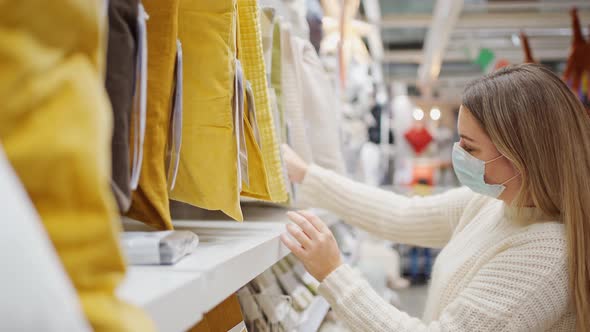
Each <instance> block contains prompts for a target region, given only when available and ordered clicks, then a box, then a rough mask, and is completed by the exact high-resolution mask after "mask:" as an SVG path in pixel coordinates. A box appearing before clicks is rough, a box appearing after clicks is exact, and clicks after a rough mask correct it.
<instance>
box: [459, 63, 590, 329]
mask: <svg viewBox="0 0 590 332" xmlns="http://www.w3.org/2000/svg"><path fill="white" fill-rule="evenodd" d="M463 105H464V106H465V107H467V108H468V109H469V110H470V111H471V113H472V114H473V115H474V116H475V118H476V119H477V120H478V121H479V122H480V124H481V126H482V127H483V129H484V130H485V131H486V132H487V134H488V135H489V136H490V138H491V140H492V142H493V143H494V144H495V145H496V147H497V148H498V150H499V151H500V152H501V153H502V154H503V155H504V156H506V157H507V158H508V159H509V160H510V161H512V162H513V163H514V166H515V167H516V169H517V170H518V171H519V172H520V174H522V187H521V189H520V192H519V193H518V195H517V197H516V198H515V200H514V202H513V204H514V205H516V206H525V205H526V204H527V203H528V204H530V202H531V201H532V202H533V203H534V205H535V206H536V207H538V208H540V209H541V210H542V211H543V212H544V213H545V214H546V215H549V216H552V217H554V218H556V219H557V220H560V221H561V222H563V223H564V225H565V229H566V234H567V235H566V236H567V243H568V261H569V262H568V266H569V277H570V289H571V294H572V303H573V304H574V306H575V311H576V319H577V323H576V326H577V330H578V331H583V332H586V331H590V262H589V261H588V260H589V259H590V119H589V118H588V115H587V113H586V111H585V109H584V106H583V105H582V103H581V102H580V101H579V100H578V99H577V98H576V96H575V95H574V93H572V91H571V90H570V89H569V88H568V87H567V85H566V84H565V83H564V82H563V81H562V80H561V79H559V77H557V76H556V75H555V74H553V73H552V72H551V71H550V70H549V69H547V68H545V67H543V66H540V65H534V64H524V65H517V66H509V67H506V68H504V69H502V70H499V71H497V72H494V73H492V74H490V75H488V76H485V77H483V78H481V79H479V80H477V81H475V82H473V83H472V84H470V85H469V86H468V87H467V88H466V90H465V93H464V95H463Z"/></svg>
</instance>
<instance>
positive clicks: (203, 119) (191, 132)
mask: <svg viewBox="0 0 590 332" xmlns="http://www.w3.org/2000/svg"><path fill="white" fill-rule="evenodd" d="M179 35H180V39H181V41H182V45H183V53H184V57H183V61H184V63H183V78H184V83H183V90H184V94H183V123H182V148H181V151H180V165H179V169H178V175H177V178H176V186H175V187H174V189H173V190H172V192H171V194H170V195H171V198H172V199H174V200H177V201H182V202H185V203H188V204H192V205H195V206H198V207H201V208H204V209H208V210H221V211H223V212H224V213H225V214H227V215H228V216H230V217H232V218H234V219H236V220H243V217H242V211H241V209H240V202H239V196H240V188H239V187H240V183H239V182H238V151H237V142H236V134H235V132H234V130H235V125H234V123H235V122H234V121H235V119H234V117H233V112H232V97H233V91H234V73H235V54H236V46H235V38H236V37H235V36H236V1H235V0H218V1H199V0H181V2H180V16H179Z"/></svg>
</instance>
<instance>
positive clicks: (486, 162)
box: [484, 154, 504, 165]
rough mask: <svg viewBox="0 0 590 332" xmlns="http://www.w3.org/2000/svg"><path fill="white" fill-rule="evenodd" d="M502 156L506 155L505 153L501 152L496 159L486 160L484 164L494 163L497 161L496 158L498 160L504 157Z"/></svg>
mask: <svg viewBox="0 0 590 332" xmlns="http://www.w3.org/2000/svg"><path fill="white" fill-rule="evenodd" d="M502 157H504V155H503V154H501V155H499V156H497V157H496V158H494V159H492V160H488V161H485V162H484V164H485V165H487V164H489V163H493V162H494V161H496V160H498V159H500V158H502Z"/></svg>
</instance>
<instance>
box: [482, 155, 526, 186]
mask: <svg viewBox="0 0 590 332" xmlns="http://www.w3.org/2000/svg"><path fill="white" fill-rule="evenodd" d="M502 157H504V155H503V154H501V155H499V156H497V157H496V158H494V159H492V160H488V161H486V162H484V165H487V164H489V163H492V162H494V161H496V160H498V159H500V158H502ZM519 176H520V172H519V173H516V175H514V176H513V177H511V178H510V179H508V180H506V181H504V182H502V183H501V185H503V186H504V185H506V184H507V183H508V182H510V181H512V180H514V179H516V178H517V177H519Z"/></svg>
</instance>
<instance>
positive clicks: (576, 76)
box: [563, 8, 590, 109]
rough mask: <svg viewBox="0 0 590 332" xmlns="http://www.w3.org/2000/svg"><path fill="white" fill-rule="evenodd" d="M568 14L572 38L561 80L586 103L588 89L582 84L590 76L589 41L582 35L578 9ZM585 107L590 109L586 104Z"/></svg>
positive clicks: (586, 85)
mask: <svg viewBox="0 0 590 332" xmlns="http://www.w3.org/2000/svg"><path fill="white" fill-rule="evenodd" d="M570 14H571V17H572V31H573V38H572V47H571V50H570V54H569V57H568V59H567V65H566V68H565V72H564V73H563V80H564V81H565V82H566V83H568V85H569V86H570V87H571V88H572V90H573V91H574V93H576V94H577V95H578V97H579V98H580V100H582V101H583V102H586V104H588V96H589V95H590V90H589V88H588V84H584V81H585V80H587V79H588V76H590V41H586V40H585V38H584V36H583V35H582V28H581V26H580V19H579V18H578V10H577V9H576V8H573V9H572V10H571V12H570ZM587 108H588V109H590V107H589V106H588V105H587Z"/></svg>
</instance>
